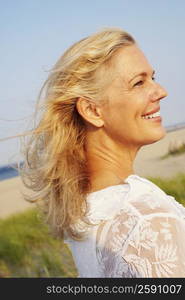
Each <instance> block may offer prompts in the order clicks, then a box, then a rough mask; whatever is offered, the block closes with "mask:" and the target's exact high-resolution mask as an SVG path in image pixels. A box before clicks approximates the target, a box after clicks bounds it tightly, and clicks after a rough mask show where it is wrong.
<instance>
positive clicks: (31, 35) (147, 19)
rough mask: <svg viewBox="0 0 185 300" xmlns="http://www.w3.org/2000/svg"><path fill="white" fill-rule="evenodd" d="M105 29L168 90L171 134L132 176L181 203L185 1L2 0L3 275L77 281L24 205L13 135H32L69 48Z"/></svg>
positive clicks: (165, 107) (62, 250)
mask: <svg viewBox="0 0 185 300" xmlns="http://www.w3.org/2000/svg"><path fill="white" fill-rule="evenodd" d="M104 27H120V28H122V29H124V30H126V31H128V32H129V33H131V34H132V35H133V36H134V37H135V39H136V40H137V41H138V44H139V45H140V47H141V48H142V50H143V51H144V53H145V54H146V56H147V58H148V59H149V61H150V63H151V65H152V66H153V68H154V69H155V70H156V74H155V77H156V80H157V81H158V82H159V83H160V84H161V85H163V86H164V87H165V88H166V89H167V91H168V97H167V98H165V99H164V100H162V101H161V115H162V118H163V125H164V127H165V128H166V131H167V135H166V137H165V138H164V139H163V140H161V141H159V142H157V143H155V144H152V145H148V146H146V147H144V148H143V149H141V150H140V152H139V154H138V156H137V159H136V161H135V171H136V173H137V174H139V175H141V176H145V177H148V178H151V180H153V181H154V182H156V183H157V184H158V185H159V186H161V187H162V188H163V189H164V190H165V191H166V192H167V193H169V194H170V195H173V196H174V197H176V199H177V200H178V201H179V202H180V203H182V204H183V203H184V200H185V188H184V186H185V176H184V174H185V99H184V87H185V76H184V70H185V59H184V53H185V39H184V29H185V1H183V0H177V1H175V0H163V1H160V0H155V1H152V0H148V1H146V0H140V1H137V0H132V1H129V0H128V1H127V0H114V1H107V0H100V1H99V0H94V1H89V0H84V1H83V0H78V1H75V0H73V1H72V0H68V1H62V0H52V1H51V0H50V1H49V0H32V1H28V0H16V1H14V0H7V1H2V0H0V39H1V47H0V60H1V64H0V65H1V69H0V83H1V84H0V86H1V88H0V277H21V276H22V277H42V276H43V277H45V276H46V277H50V276H59V277H60V276H61V277H75V276H76V271H75V267H74V265H73V262H72V258H71V256H70V253H69V251H68V249H67V247H66V246H65V245H64V244H63V243H62V241H58V240H56V239H54V238H52V237H51V236H50V234H49V232H48V229H47V228H46V227H44V225H43V223H42V222H41V221H40V219H38V218H37V213H36V211H35V210H34V209H33V208H32V207H33V205H31V204H29V203H27V202H26V201H24V200H23V197H22V195H21V190H22V186H21V182H20V178H19V177H18V176H17V173H16V171H15V170H13V169H12V168H10V167H9V165H10V164H12V163H15V162H17V160H19V157H20V140H19V138H13V137H14V136H16V135H18V134H21V133H22V132H24V131H26V130H28V129H30V124H31V120H32V117H33V112H34V108H35V103H36V99H37V96H38V93H39V91H40V88H41V86H42V85H43V83H44V81H45V80H46V78H47V76H48V73H49V70H50V69H51V68H52V66H53V65H54V64H55V62H56V61H57V60H58V59H59V57H60V56H61V55H62V53H63V52H64V51H65V50H66V49H67V48H68V47H69V46H70V45H71V44H73V43H75V42H76V41H78V40H80V39H82V38H84V37H86V36H88V35H90V34H92V33H94V32H95V31H98V30H99V29H102V28H104ZM30 208H31V209H30ZM26 224H27V225H26ZM23 228H24V230H23ZM39 232H40V233H39ZM46 236H47V238H46ZM46 241H47V242H46ZM30 245H31V251H28V249H30ZM28 252H29V254H28ZM51 253H52V255H51ZM61 257H62V259H61Z"/></svg>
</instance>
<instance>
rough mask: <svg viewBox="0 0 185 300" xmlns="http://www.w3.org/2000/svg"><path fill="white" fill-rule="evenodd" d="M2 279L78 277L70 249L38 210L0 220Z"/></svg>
mask: <svg viewBox="0 0 185 300" xmlns="http://www.w3.org/2000/svg"><path fill="white" fill-rule="evenodd" d="M0 277H76V269H75V266H74V263H73V260H72V257H71V253H70V251H69V249H68V247H67V246H66V245H65V244H64V243H63V242H62V241H61V240H59V239H56V238H54V237H52V235H51V234H50V232H49V230H48V227H47V226H46V225H44V224H43V222H42V220H41V218H40V217H39V215H38V212H37V210H36V209H33V210H28V211H26V212H24V213H21V214H16V215H14V216H11V217H9V218H7V219H5V220H0Z"/></svg>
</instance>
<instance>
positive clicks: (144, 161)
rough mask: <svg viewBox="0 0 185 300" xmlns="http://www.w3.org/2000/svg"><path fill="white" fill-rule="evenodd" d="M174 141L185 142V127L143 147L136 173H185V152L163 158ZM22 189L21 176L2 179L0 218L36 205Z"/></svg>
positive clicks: (136, 163)
mask: <svg viewBox="0 0 185 300" xmlns="http://www.w3.org/2000/svg"><path fill="white" fill-rule="evenodd" d="M172 142H173V143H176V144H178V143H181V142H185V128H183V129H178V130H175V131H171V132H169V133H167V134H166V136H165V137H164V138H163V139H162V140H160V141H158V142H156V143H154V144H151V145H147V146H144V147H143V148H141V149H140V151H139V153H138V155H137V157H136V160H135V163H134V170H135V173H136V174H138V175H140V176H143V177H147V176H152V177H156V176H160V177H163V178H165V177H166V178H169V177H173V176H175V175H176V174H177V173H179V172H183V173H185V153H183V154H180V155H178V156H171V157H168V158H166V159H164V160H161V156H163V155H165V154H166V153H167V152H168V149H169V146H170V143H172ZM22 190H24V189H23V184H22V182H21V179H20V177H14V178H11V179H7V180H3V181H0V218H5V217H7V216H9V215H10V214H12V213H16V212H21V211H24V210H25V209H28V208H32V207H34V204H32V203H28V202H27V201H25V200H24V198H23V196H22V193H21V191H22Z"/></svg>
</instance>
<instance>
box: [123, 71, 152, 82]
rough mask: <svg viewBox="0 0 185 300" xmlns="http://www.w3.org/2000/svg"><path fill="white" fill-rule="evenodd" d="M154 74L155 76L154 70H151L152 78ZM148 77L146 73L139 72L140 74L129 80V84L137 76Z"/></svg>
mask: <svg viewBox="0 0 185 300" xmlns="http://www.w3.org/2000/svg"><path fill="white" fill-rule="evenodd" d="M154 74H155V70H153V72H152V76H154ZM147 75H148V73H147V72H141V73H139V74H136V75H135V76H134V77H132V78H131V79H130V80H129V83H130V82H131V81H132V80H133V79H134V78H136V77H138V76H145V77H146V76H147Z"/></svg>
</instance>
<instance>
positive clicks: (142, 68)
mask: <svg viewBox="0 0 185 300" xmlns="http://www.w3.org/2000/svg"><path fill="white" fill-rule="evenodd" d="M110 68H111V69H110V70H109V71H110V72H111V73H113V75H114V80H113V81H112V83H111V84H110V85H109V87H108V88H107V90H106V92H105V97H106V98H107V100H108V101H107V103H106V104H105V105H104V106H103V109H102V111H101V112H102V118H103V121H104V126H103V128H104V130H105V131H106V134H108V135H109V136H110V137H112V138H113V139H114V140H115V139H116V141H118V142H121V143H122V144H124V143H125V144H126V145H129V144H130V145H133V146H139V147H140V146H142V145H146V144H150V143H154V142H156V141H158V140H160V139H161V138H163V137H164V135H165V129H164V127H163V126H162V118H161V117H160V116H157V115H159V112H160V100H161V99H162V98H164V97H166V96H167V93H166V91H165V90H164V89H163V88H162V87H161V86H160V85H159V84H158V83H157V82H156V81H155V80H154V71H153V69H152V67H151V66H150V64H149V62H148V61H147V59H146V57H145V56H144V54H143V53H142V51H141V50H140V49H139V48H138V47H137V46H136V45H132V46H128V47H126V48H123V49H119V50H118V52H117V53H116V55H115V56H114V57H113V59H112V62H111V66H110ZM151 112H153V113H154V112H158V113H157V114H156V115H153V117H154V118H150V119H148V118H144V117H143V116H144V115H146V114H148V113H151ZM150 117H152V115H150Z"/></svg>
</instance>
